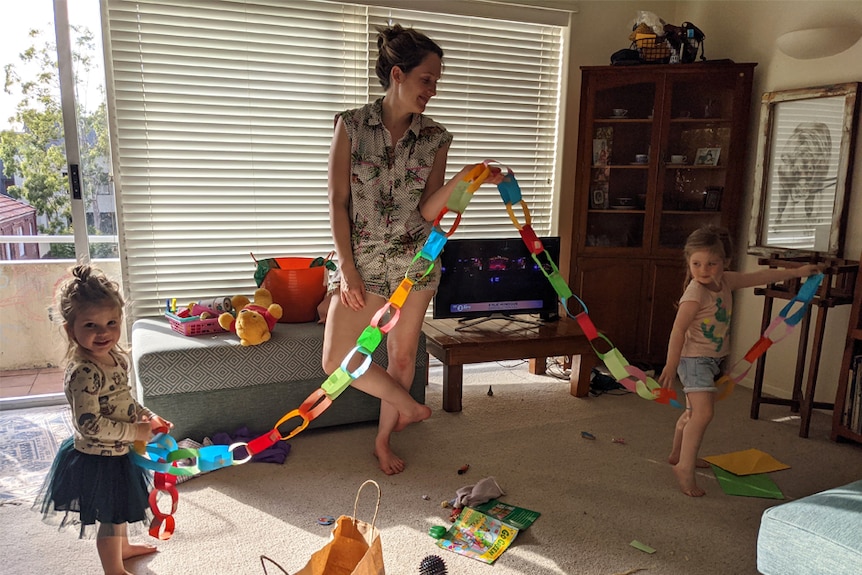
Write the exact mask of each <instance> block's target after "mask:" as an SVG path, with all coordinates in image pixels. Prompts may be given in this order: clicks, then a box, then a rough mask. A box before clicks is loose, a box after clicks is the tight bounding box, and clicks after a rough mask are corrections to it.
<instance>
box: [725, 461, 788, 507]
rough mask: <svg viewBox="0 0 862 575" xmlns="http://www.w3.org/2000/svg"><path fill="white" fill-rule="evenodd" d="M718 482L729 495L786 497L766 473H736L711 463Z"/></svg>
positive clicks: (769, 497) (765, 497) (767, 497)
mask: <svg viewBox="0 0 862 575" xmlns="http://www.w3.org/2000/svg"><path fill="white" fill-rule="evenodd" d="M710 466H711V467H712V471H713V473H715V477H716V479H718V484H719V485H720V486H721V488H722V489H723V490H724V492H725V493H727V494H728V495H741V496H743V497H761V498H763V499H784V494H783V493H781V490H780V489H779V488H778V486H777V485H776V484H775V482H774V481H772V478H770V477H769V475H768V474H766V473H755V474H752V475H734V474H733V473H731V472H730V471H725V470H724V469H722V468H721V467H718V466H717V465H713V464H710Z"/></svg>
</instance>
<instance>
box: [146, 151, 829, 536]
mask: <svg viewBox="0 0 862 575" xmlns="http://www.w3.org/2000/svg"><path fill="white" fill-rule="evenodd" d="M496 163H497V162H496V161H494V160H485V161H484V162H482V163H481V164H477V165H476V166H474V168H473V169H472V170H471V171H470V172H469V173H468V174H467V175H466V176H465V177H464V178H463V179H462V180H461V181H459V182H458V183H457V184H456V185H455V188H454V189H453V191H452V194H451V196H450V197H449V200H448V202H447V203H446V206H445V207H444V208H443V209H442V210H441V211H440V213H439V214H438V216H437V218H436V219H435V220H434V223H433V225H432V228H431V232H430V234H429V236H428V239H427V240H426V242H425V245H424V246H423V247H422V249H421V250H420V251H419V253H417V254H416V255H415V256H414V257H413V261H412V262H411V264H410V267H409V268H408V270H407V272H406V273H405V274H404V279H403V280H402V281H401V283H400V284H399V286H398V288H397V289H396V290H395V292H394V293H393V294H392V295H391V296H390V298H389V300H388V301H387V302H386V303H385V304H384V305H383V307H381V308H380V309H379V310H378V311H377V312H376V313H375V314H374V316H373V317H372V319H371V323H370V325H369V326H368V327H366V328H365V329H364V330H363V331H362V333H361V334H360V335H359V337H358V338H357V340H356V346H355V347H354V348H353V349H351V350H350V352H348V354H347V355H346V356H345V358H344V360H343V361H342V362H341V365H340V366H339V367H338V368H337V369H336V370H335V371H334V372H333V373H332V374H331V375H330V376H329V377H328V378H327V379H326V380H325V381H324V382H323V384H321V386H320V388H319V389H317V390H315V391H313V392H312V393H311V394H310V395H309V396H308V397H307V398H306V399H305V401H303V402H302V404H301V405H300V406H299V407H298V408H297V409H294V410H293V411H290V412H289V413H287V414H285V415H284V417H282V418H281V419H280V420H278V422H277V423H276V424H275V426H274V427H273V429H272V430H270V431H269V432H267V433H265V434H264V435H261V436H260V437H258V438H256V439H254V440H252V441H249V442H248V443H245V442H241V443H234V444H233V445H230V446H226V445H212V446H207V447H202V448H199V449H178V447H177V443H176V441H174V439H173V438H172V437H171V436H170V435H168V433H167V431H168V429H167V427H163V426H162V427H159V428H158V429H157V430H156V431H157V432H158V434H157V435H156V437H155V438H154V439H153V441H152V442H150V443H149V444H147V445H143V444H136V446H135V451H134V452H133V453H132V456H133V458H134V459H135V461H136V462H137V463H138V465H141V466H143V467H145V468H147V469H151V470H153V471H154V472H155V476H154V489H153V491H152V492H151V493H150V507H151V509H152V511H153V515H154V519H153V522H152V524H151V525H150V535H152V536H153V537H156V538H158V539H163V540H166V539H170V537H171V535H173V531H174V527H175V521H174V518H173V514H174V513H175V512H176V509H177V501H178V494H177V490H176V477H177V476H182V475H195V474H197V473H201V472H205V471H212V470H214V469H219V468H220V467H228V466H231V465H240V464H243V463H246V462H247V461H249V460H250V459H251V458H252V456H254V455H255V454H258V453H260V452H261V451H263V450H265V449H267V448H269V447H270V446H272V445H273V444H275V442H277V441H279V440H283V441H286V440H288V439H290V438H292V437H294V436H295V435H296V434H298V433H300V432H301V431H303V430H304V429H305V428H306V427H308V424H309V423H310V422H311V421H312V420H314V419H315V418H316V417H318V416H319V415H320V414H321V413H323V412H324V411H326V410H327V408H329V406H330V405H332V402H333V401H334V400H335V399H336V398H337V397H338V396H339V395H341V393H342V392H343V391H344V390H345V389H347V387H348V386H349V385H350V383H351V382H352V381H353V380H354V379H356V378H358V377H360V376H362V375H363V374H364V373H365V372H366V371H367V370H368V367H369V366H370V365H371V361H372V359H371V355H372V353H373V352H374V351H375V350H376V349H377V347H378V346H379V345H380V343H381V342H382V340H383V335H384V334H386V333H388V332H389V331H390V330H391V329H392V328H393V327H394V326H395V324H396V323H398V318H399V316H400V313H401V308H402V307H403V305H404V302H405V300H406V299H407V296H408V295H410V291H411V290H412V288H413V285H414V284H415V283H416V282H417V281H419V280H421V279H422V278H424V277H425V276H427V275H428V274H429V273H431V271H432V270H433V269H434V261H435V260H436V259H437V258H438V257H439V256H440V254H441V253H442V251H443V247H444V246H445V244H446V241H447V240H448V239H449V237H450V236H451V235H452V234H453V233H455V230H456V229H457V228H458V225H459V224H460V222H461V216H462V215H463V213H464V210H465V209H466V208H467V205H468V204H469V203H470V200H472V199H473V193H474V192H475V191H476V190H478V189H479V187H480V186H481V185H482V184H483V183H484V182H485V180H487V179H488V177H489V176H490V175H492V174H498V173H502V169H501V168H499V167H496V166H494V167H492V166H491V164H496ZM497 189H498V191H499V193H500V197H501V198H502V200H503V203H504V204H505V206H506V211H507V212H508V214H509V218H510V219H511V220H512V223H513V224H514V225H515V227H516V228H517V230H518V233H519V234H520V235H521V239H523V241H524V244H525V245H526V246H527V249H528V250H529V251H530V255H531V256H532V258H533V260H534V261H535V262H536V264H537V265H538V267H539V269H540V270H542V273H543V274H544V275H545V277H546V278H548V281H549V282H550V283H551V285H552V286H553V288H554V290H555V291H556V293H557V295H558V296H559V298H560V303H561V304H562V306H563V309H564V310H565V312H566V315H568V316H569V317H570V318H572V319H574V320H576V321H577V322H578V325H579V326H580V327H581V330H582V331H583V332H584V335H585V336H586V337H587V339H588V340H589V343H590V346H591V347H592V348H593V350H594V351H595V352H596V355H597V356H598V357H599V359H601V360H602V361H603V362H604V364H605V366H607V368H608V369H609V370H610V372H611V375H613V377H614V378H616V380H617V381H618V382H619V383H620V384H621V385H622V386H623V387H625V388H626V389H628V390H629V391H632V392H634V393H637V394H638V395H639V396H640V397H642V398H644V399H648V400H653V401H657V402H658V403H666V404H669V405H672V406H674V407H677V408H681V407H682V405H681V404H680V403H679V402H678V401H677V396H676V392H675V391H674V390H672V389H663V388H662V387H661V385H659V383H658V382H657V381H656V380H655V379H653V378H651V377H648V376H647V375H646V374H645V373H644V372H643V371H642V370H640V369H638V368H637V367H635V366H633V365H631V364H630V363H629V362H628V361H627V360H626V358H625V357H623V355H622V353H621V352H620V351H619V350H618V349H617V348H616V347H615V346H614V344H613V343H611V341H610V340H609V339H608V338H607V337H606V336H605V335H604V334H601V333H599V331H598V330H597V329H596V326H595V325H594V324H593V321H592V319H590V316H589V311H588V310H587V306H586V304H585V303H584V302H583V300H581V299H580V298H579V297H578V296H576V295H574V294H573V293H572V290H571V289H570V288H569V286H568V284H567V283H566V281H565V280H564V279H563V277H562V276H561V275H560V271H559V269H558V268H557V265H556V263H555V262H554V261H553V260H552V259H551V256H550V254H548V252H547V251H546V250H545V247H544V246H543V245H542V241H541V240H540V239H539V238H538V236H537V235H536V232H535V231H534V230H533V228H532V225H531V216H530V210H529V208H528V206H527V203H526V202H525V201H524V200H523V198H522V196H521V188H520V186H519V185H518V182H517V180H516V179H515V175H514V173H512V170H511V169H509V168H506V175H505V176H504V178H503V181H501V182H500V183H499V184H498V185H497ZM516 204H517V205H518V206H520V208H521V211H522V213H523V217H524V223H523V224H522V223H521V222H519V221H518V218H517V217H516V216H515V213H514V210H513V206H515V205H516ZM449 212H453V213H454V214H455V221H454V222H453V223H452V226H451V228H450V229H449V230H448V231H444V230H443V229H442V227H441V221H442V220H443V218H444V217H445V216H446V215H447V214H448V213H449ZM542 254H544V259H545V264H546V265H547V266H548V268H550V270H551V271H550V272H548V271H547V270H546V268H545V265H543V263H542V261H541V260H540V256H541V255H542ZM420 259H421V260H425V261H427V262H428V264H427V265H426V267H425V269H424V271H422V272H421V273H417V274H413V275H414V277H413V278H412V279H411V277H410V275H411V273H410V270H412V269H413V267H414V265H415V264H416V263H417V262H418V261H419V260H420ZM813 279H814V278H812V280H813ZM821 279H822V275H821V276H820V277H819V278H818V279H817V280H816V285H815V283H814V281H808V282H806V283H805V285H804V286H803V288H802V289H801V290H800V292H799V295H797V296H796V297H795V298H794V300H793V301H791V302H790V303H789V304H788V305H787V306H786V307H785V308H784V309H783V310H782V312H781V314H779V317H777V318H776V320H775V321H774V322H773V324H772V325H770V326H769V328H768V329H767V330H766V332H765V333H764V335H763V337H762V338H761V339H760V341H758V343H757V344H755V347H754V348H752V350H751V351H749V352H748V353H747V354H746V356H745V358H744V360H745V361H749V363H751V362H753V361H754V360H755V359H756V358H757V357H759V356H760V355H762V354H763V353H764V352H765V351H766V349H767V348H768V347H769V346H770V345H772V344H773V343H777V342H778V341H781V339H784V337H787V335H788V334H789V333H790V331H791V330H792V329H793V327H794V326H795V325H796V323H798V322H799V320H800V319H801V318H802V315H804V311H805V305H807V303H808V302H810V301H811V298H812V297H813V296H814V292H816V291H817V286H818V285H819V283H820V280H821ZM809 284H810V285H811V287H809ZM572 298H574V300H576V301H577V303H578V304H579V306H580V309H581V311H580V312H579V313H576V314H573V313H572V312H571V311H570V310H569V302H570V300H571V299H572ZM794 302H801V303H802V306H803V307H802V309H800V310H799V311H798V312H796V313H794V314H793V315H792V316H790V317H789V318H788V317H787V313H788V311H789V309H790V307H791V306H792V304H793V303H794ZM384 318H385V321H384V322H383V323H382V324H381V321H382V320H384ZM782 323H784V324H786V325H787V332H786V333H785V334H784V335H783V336H782V337H781V338H779V339H778V340H774V341H773V340H770V339H769V334H770V333H771V332H772V331H773V330H774V329H776V328H777V327H778V326H779V325H780V324H782ZM600 341H601V342H604V345H602V344H599V345H601V346H602V347H605V346H606V348H607V351H600V350H599V349H598V347H597V343H599V342H600ZM354 359H358V360H361V362H360V364H359V366H358V367H357V368H356V369H354V370H352V371H351V370H350V369H349V366H350V364H351V362H352V361H353V360H354ZM749 368H750V366H749ZM746 373H748V370H747V369H746V370H745V372H743V373H742V374H741V375H740V376H738V377H736V378H728V377H727V376H725V378H727V381H725V378H722V379H721V380H719V382H718V384H719V385H721V386H722V387H723V390H722V395H721V397H724V396H726V395H727V394H729V393H730V391H731V390H732V389H733V385H734V384H735V383H736V382H737V381H739V379H741V378H743V377H745V374H746ZM296 417H298V418H300V419H301V423H300V424H299V425H298V426H297V427H295V428H294V429H293V430H292V431H290V432H289V433H287V434H285V435H282V433H281V431H279V428H280V427H281V426H282V425H284V424H285V423H286V422H288V421H289V420H291V419H293V418H296ZM240 449H242V450H244V451H245V457H242V458H241V459H236V458H234V454H235V452H237V450H240ZM186 460H189V461H191V463H190V464H188V465H185V466H178V465H177V464H178V462H180V461H186ZM159 491H164V492H165V493H167V494H168V495H169V496H170V497H171V511H170V513H164V512H162V511H161V510H160V509H159V507H158V502H157V498H158V495H157V493H158V492H159Z"/></svg>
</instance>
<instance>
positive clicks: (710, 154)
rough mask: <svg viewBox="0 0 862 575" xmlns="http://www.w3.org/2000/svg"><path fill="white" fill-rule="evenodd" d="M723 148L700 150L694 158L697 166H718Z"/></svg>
mask: <svg viewBox="0 0 862 575" xmlns="http://www.w3.org/2000/svg"><path fill="white" fill-rule="evenodd" d="M720 155H721V148H698V149H697V154H695V156H694V165H695V166H717V165H718V157H719V156H720Z"/></svg>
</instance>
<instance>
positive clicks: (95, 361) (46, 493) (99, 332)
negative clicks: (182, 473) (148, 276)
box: [35, 265, 173, 575]
mask: <svg viewBox="0 0 862 575" xmlns="http://www.w3.org/2000/svg"><path fill="white" fill-rule="evenodd" d="M57 304H58V305H57V308H58V310H59V312H60V314H61V316H62V320H63V328H64V330H65V333H66V335H67V336H68V340H69V347H68V351H67V354H66V359H67V366H66V373H65V383H64V389H65V393H66V399H67V400H68V401H69V404H70V406H71V408H72V418H73V424H74V427H75V434H74V436H73V437H70V438H69V439H67V440H66V441H64V442H63V444H62V445H61V446H60V450H59V452H58V453H57V457H56V458H55V459H54V464H53V465H52V466H51V471H50V473H49V474H48V477H47V478H46V479H45V483H44V485H43V486H42V491H41V492H40V494H39V496H38V497H37V499H36V503H35V506H36V507H37V508H39V509H40V510H41V512H42V515H43V517H44V518H45V519H46V520H54V519H59V524H60V528H61V529H62V528H63V527H67V526H71V525H75V526H78V527H80V536H81V537H85V536H87V535H90V534H91V533H92V532H93V531H95V535H96V549H97V550H98V552H99V559H100V560H101V562H102V568H103V569H104V570H105V575H131V573H130V572H129V571H127V570H126V568H125V566H124V565H123V561H124V560H125V559H129V558H130V557H136V556H138V555H144V554H147V553H153V552H155V551H156V548H155V546H152V545H132V544H131V543H130V542H129V538H128V524H130V523H138V522H144V521H147V520H148V519H149V517H148V511H149V503H148V489H149V484H150V481H149V475H148V472H147V471H145V470H144V469H143V468H142V467H139V466H137V465H135V463H134V462H133V461H132V459H131V458H130V457H129V448H130V446H131V445H132V444H133V443H134V442H135V441H143V442H148V441H149V440H150V439H151V438H152V436H153V430H155V429H157V428H160V427H168V428H170V427H172V426H173V425H172V424H171V423H170V422H167V421H165V420H163V419H162V418H160V417H158V416H157V415H155V414H154V413H152V412H151V411H150V410H148V409H147V408H145V407H143V406H142V405H140V404H139V403H138V402H137V401H135V400H134V398H133V397H132V394H131V389H130V387H129V375H128V369H129V364H128V357H127V355H126V354H125V352H124V351H123V350H122V349H121V348H120V346H119V341H120V332H121V329H122V320H123V307H124V305H125V304H124V303H123V298H122V296H121V295H120V292H119V289H118V286H117V284H116V283H114V282H112V281H111V280H109V279H108V278H107V277H105V275H104V274H103V273H102V272H101V271H99V270H97V269H95V268H92V267H90V266H87V265H79V266H76V267H74V268H73V269H72V278H70V279H68V280H66V281H65V282H64V283H63V284H62V286H61V288H60V291H59V294H58V302H57Z"/></svg>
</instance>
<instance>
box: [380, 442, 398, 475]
mask: <svg viewBox="0 0 862 575" xmlns="http://www.w3.org/2000/svg"><path fill="white" fill-rule="evenodd" d="M374 457H376V458H377V463H378V464H379V465H380V470H381V471H382V472H383V473H385V474H386V475H395V474H396V473H401V472H402V471H404V460H403V459H401V458H400V457H398V456H397V455H395V453H394V452H393V451H392V449H390V447H389V446H388V445H378V446H375V447H374Z"/></svg>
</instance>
